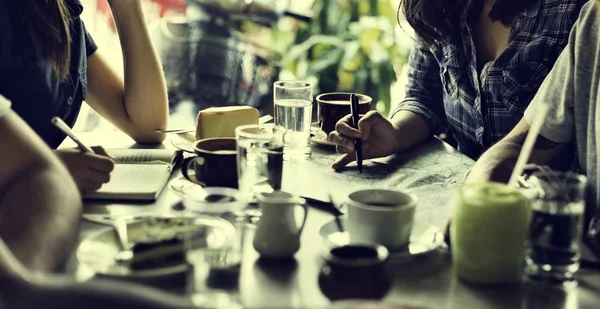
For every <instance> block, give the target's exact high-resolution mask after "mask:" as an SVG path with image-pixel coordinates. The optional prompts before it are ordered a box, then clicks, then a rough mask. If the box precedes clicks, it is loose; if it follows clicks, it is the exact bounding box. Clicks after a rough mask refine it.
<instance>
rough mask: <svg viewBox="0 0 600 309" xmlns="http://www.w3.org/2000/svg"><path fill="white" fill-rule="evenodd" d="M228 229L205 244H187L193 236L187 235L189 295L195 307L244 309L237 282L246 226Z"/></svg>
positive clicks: (233, 226) (242, 224)
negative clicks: (189, 267)
mask: <svg viewBox="0 0 600 309" xmlns="http://www.w3.org/2000/svg"><path fill="white" fill-rule="evenodd" d="M231 226H232V228H231V229H227V230H226V231H224V232H223V233H220V234H214V235H209V237H207V238H206V239H207V242H205V243H197V242H196V243H194V242H193V241H191V240H190V239H193V238H194V237H193V233H189V235H188V241H187V243H186V258H187V261H188V263H189V265H190V266H191V268H192V270H191V271H190V273H189V277H188V295H189V297H190V299H191V300H192V302H193V303H194V305H196V306H198V307H203V308H242V307H243V306H242V300H241V297H240V293H239V278H240V271H241V266H242V261H243V253H244V248H245V243H246V241H245V238H246V228H247V225H246V224H245V223H243V222H237V223H233V224H231ZM195 238H196V239H197V238H198V237H197V236H196V237H195Z"/></svg>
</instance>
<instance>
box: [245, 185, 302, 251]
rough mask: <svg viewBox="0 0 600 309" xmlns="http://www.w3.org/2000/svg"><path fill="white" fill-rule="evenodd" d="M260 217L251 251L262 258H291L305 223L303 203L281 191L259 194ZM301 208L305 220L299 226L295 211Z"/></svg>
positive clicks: (298, 247)
mask: <svg viewBox="0 0 600 309" xmlns="http://www.w3.org/2000/svg"><path fill="white" fill-rule="evenodd" d="M257 198H258V201H259V203H260V208H261V210H262V216H261V217H260V221H259V222H258V227H257V228H256V233H255V235H254V241H253V242H252V244H253V246H254V249H255V250H256V251H257V252H258V253H259V254H260V255H261V257H265V258H289V257H293V256H294V254H295V253H296V252H298V250H299V249H300V234H302V230H303V229H304V224H305V223H306V216H307V214H308V208H307V206H306V200H304V199H303V198H300V197H298V196H295V195H292V194H290V193H287V192H283V191H274V192H271V193H263V194H258V196H257ZM296 206H302V208H303V209H304V218H303V219H302V224H301V225H300V227H298V224H297V223H296V216H295V212H294V209H295V208H296Z"/></svg>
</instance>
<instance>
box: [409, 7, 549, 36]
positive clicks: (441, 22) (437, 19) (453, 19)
mask: <svg viewBox="0 0 600 309" xmlns="http://www.w3.org/2000/svg"><path fill="white" fill-rule="evenodd" d="M483 2H484V1H483V0H478V1H477V5H478V7H479V10H481V9H482V8H483ZM536 2H537V0H496V1H495V2H494V6H493V7H492V10H491V12H490V13H489V16H490V18H491V19H492V21H497V20H498V21H500V22H502V23H503V24H505V25H507V26H510V25H511V24H512V23H513V22H514V21H515V19H516V17H517V16H518V15H519V14H520V13H521V12H523V11H525V10H526V9H528V8H529V7H531V6H532V5H533V4H534V3H536ZM466 3H467V1H466V0H452V1H451V0H400V5H399V7H398V16H400V15H401V14H400V13H403V15H404V17H405V18H406V20H407V21H408V24H409V25H410V26H411V27H412V28H413V29H414V30H415V33H416V34H417V35H418V36H419V37H421V38H422V39H423V40H424V41H425V42H426V43H427V44H428V45H433V44H435V42H436V41H444V40H447V39H448V38H457V37H458V36H460V17H461V14H462V12H463V10H464V9H465V7H466Z"/></svg>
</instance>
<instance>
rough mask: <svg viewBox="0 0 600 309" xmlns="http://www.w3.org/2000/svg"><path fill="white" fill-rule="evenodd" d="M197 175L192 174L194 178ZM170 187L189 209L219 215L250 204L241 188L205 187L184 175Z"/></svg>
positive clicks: (240, 209)
mask: <svg viewBox="0 0 600 309" xmlns="http://www.w3.org/2000/svg"><path fill="white" fill-rule="evenodd" d="M195 177H196V176H195V175H190V178H192V179H195ZM168 188H169V190H171V191H173V193H175V194H177V195H178V196H179V197H180V198H181V202H182V203H183V205H184V206H185V208H186V209H187V210H191V211H195V212H200V213H210V214H219V215H220V214H224V213H235V212H238V211H242V210H244V208H246V205H247V204H248V203H247V202H246V199H245V198H244V197H243V195H242V194H241V193H240V191H239V190H236V189H231V188H220V187H206V188H204V187H202V186H201V185H199V184H196V183H193V182H191V181H189V180H187V179H186V178H185V177H183V176H181V177H178V178H175V179H173V180H171V181H170V182H169V185H168ZM215 198H216V200H215Z"/></svg>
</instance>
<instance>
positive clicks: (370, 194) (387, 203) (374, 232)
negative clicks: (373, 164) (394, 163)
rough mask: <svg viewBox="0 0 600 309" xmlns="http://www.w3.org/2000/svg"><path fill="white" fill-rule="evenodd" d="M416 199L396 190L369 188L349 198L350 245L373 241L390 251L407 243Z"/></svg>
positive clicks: (347, 203) (354, 193) (356, 192)
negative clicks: (351, 243)
mask: <svg viewBox="0 0 600 309" xmlns="http://www.w3.org/2000/svg"><path fill="white" fill-rule="evenodd" d="M416 203H417V200H416V197H415V196H413V195H411V194H407V193H404V192H401V191H397V190H388V189H366V190H359V191H355V192H352V193H350V194H349V195H348V199H347V202H346V205H347V206H348V221H347V222H348V224H347V227H346V228H347V230H348V232H349V233H350V241H351V242H371V243H377V244H381V245H383V246H385V247H387V248H388V249H394V248H399V247H402V246H404V245H406V244H408V242H409V239H410V232H411V229H412V225H413V219H414V217H415V207H416Z"/></svg>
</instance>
